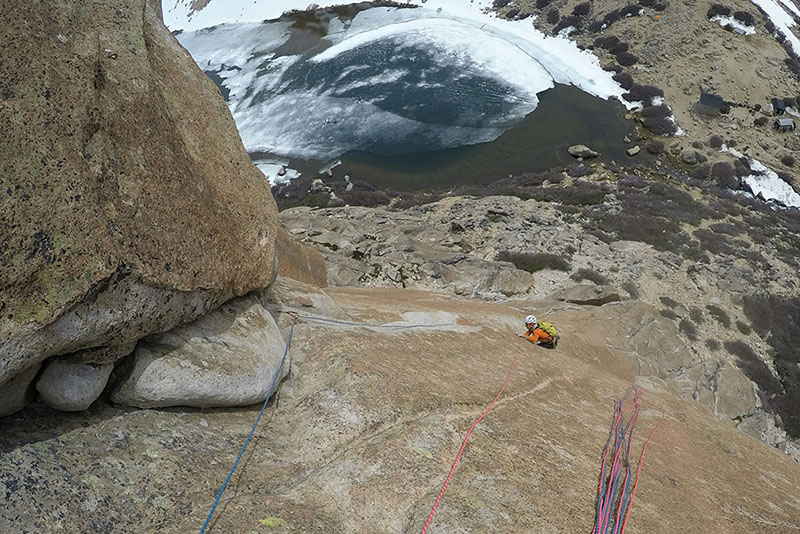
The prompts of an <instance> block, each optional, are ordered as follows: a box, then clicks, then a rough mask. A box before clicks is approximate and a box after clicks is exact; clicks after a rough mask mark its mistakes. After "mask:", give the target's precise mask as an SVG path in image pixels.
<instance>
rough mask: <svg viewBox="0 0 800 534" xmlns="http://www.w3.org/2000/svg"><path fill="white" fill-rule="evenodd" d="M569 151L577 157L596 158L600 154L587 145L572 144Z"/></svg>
mask: <svg viewBox="0 0 800 534" xmlns="http://www.w3.org/2000/svg"><path fill="white" fill-rule="evenodd" d="M567 151H568V152H569V153H570V155H571V156H574V157H576V158H596V157H597V156H599V155H600V154H599V153H598V152H595V151H594V150H592V149H591V148H589V147H588V146H586V145H572V146H571V147H569V148H568V149H567Z"/></svg>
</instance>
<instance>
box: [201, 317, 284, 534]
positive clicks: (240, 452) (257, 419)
mask: <svg viewBox="0 0 800 534" xmlns="http://www.w3.org/2000/svg"><path fill="white" fill-rule="evenodd" d="M296 322H297V315H296V314H295V315H293V318H292V327H291V328H290V329H289V339H288V340H287V341H286V350H284V351H283V358H281V364H280V366H278V371H277V372H276V373H275V376H274V377H272V385H271V386H270V387H269V392H268V393H267V398H266V399H264V405H263V406H261V411H260V412H258V417H256V422H255V423H253V428H252V430H250V435H248V436H247V439H246V440H245V442H244V445H242V450H240V451H239V456H237V457H236V461H235V462H234V463H233V467H231V470H230V472H229V473H228V476H227V477H226V478H225V482H223V484H222V487H221V488H220V489H219V493H217V498H216V500H215V501H214V505H213V506H212V507H211V511H210V512H209V513H208V517H207V518H206V522H205V523H203V528H202V529H200V534H203V533H204V532H205V531H206V527H208V524H209V522H210V521H211V516H212V515H214V510H215V509H216V508H217V504H218V503H219V499H220V498H221V497H222V492H224V491H225V487H226V486H227V485H228V481H229V480H230V479H231V475H233V471H234V470H235V469H236V466H237V465H239V460H241V459H242V455H243V454H244V450H245V449H246V448H247V444H248V443H250V439H251V438H252V437H253V434H254V433H255V431H256V427H257V426H258V422H259V421H260V420H261V415H262V414H263V413H264V409H265V408H266V407H267V403H268V402H269V398H270V397H271V396H272V390H273V389H275V384H276V382H277V381H278V377H279V376H280V374H281V371H282V370H283V364H284V363H285V362H286V355H287V354H288V353H289V345H291V343H292V334H293V333H294V325H295V323H296Z"/></svg>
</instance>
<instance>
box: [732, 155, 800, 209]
mask: <svg viewBox="0 0 800 534" xmlns="http://www.w3.org/2000/svg"><path fill="white" fill-rule="evenodd" d="M720 152H727V153H728V154H731V155H733V156H736V157H737V158H741V157H747V160H748V162H749V163H750V168H751V169H753V170H755V171H757V172H758V173H761V174H750V175H748V176H745V177H743V178H742V179H743V180H744V182H745V183H746V184H747V186H748V187H749V188H750V191H752V192H753V195H755V196H759V195H760V196H762V197H763V198H764V199H766V200H775V201H777V202H780V203H781V204H783V205H784V206H790V207H795V208H798V207H800V195H798V194H797V191H795V190H794V189H793V188H792V186H791V185H789V184H788V183H786V182H785V181H783V180H781V179H780V178H779V177H778V174H777V173H776V172H775V171H773V170H771V169H770V168H768V167H767V166H766V165H764V164H763V163H761V162H760V161H758V160H756V159H753V158H751V157H749V156H744V154H742V153H741V152H739V151H738V150H735V149H733V148H730V147H727V146H726V145H722V148H721V149H720Z"/></svg>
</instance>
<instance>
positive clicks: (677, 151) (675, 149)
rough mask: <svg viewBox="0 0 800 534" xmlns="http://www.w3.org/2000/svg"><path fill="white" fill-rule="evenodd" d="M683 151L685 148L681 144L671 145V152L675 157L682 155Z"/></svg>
mask: <svg viewBox="0 0 800 534" xmlns="http://www.w3.org/2000/svg"><path fill="white" fill-rule="evenodd" d="M681 150H683V147H682V146H681V145H680V143H672V144H671V145H669V151H670V152H671V153H672V154H675V155H677V154H680V153H681Z"/></svg>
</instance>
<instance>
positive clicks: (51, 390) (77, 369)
mask: <svg viewBox="0 0 800 534" xmlns="http://www.w3.org/2000/svg"><path fill="white" fill-rule="evenodd" d="M113 370H114V365H113V364H92V363H72V362H65V361H62V360H60V359H58V358H54V359H53V360H52V361H50V362H49V363H48V364H47V367H45V370H44V372H43V373H42V376H41V377H40V378H39V381H38V382H37V383H36V390H37V391H38V392H39V395H41V397H42V400H43V401H44V402H45V404H47V405H48V406H50V407H51V408H54V409H56V410H62V411H65V412H79V411H81V410H85V409H86V408H88V407H89V406H91V404H92V403H93V402H94V401H96V400H97V398H98V397H99V396H100V394H101V393H102V392H103V390H104V389H105V387H106V384H108V377H109V376H110V375H111V371H113Z"/></svg>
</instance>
